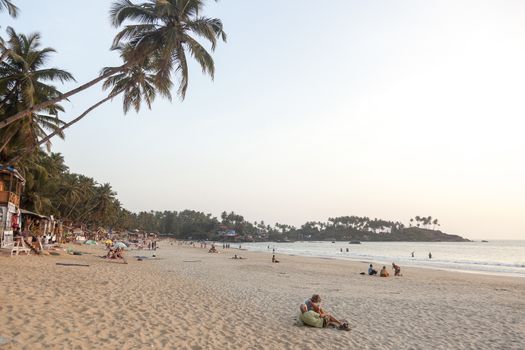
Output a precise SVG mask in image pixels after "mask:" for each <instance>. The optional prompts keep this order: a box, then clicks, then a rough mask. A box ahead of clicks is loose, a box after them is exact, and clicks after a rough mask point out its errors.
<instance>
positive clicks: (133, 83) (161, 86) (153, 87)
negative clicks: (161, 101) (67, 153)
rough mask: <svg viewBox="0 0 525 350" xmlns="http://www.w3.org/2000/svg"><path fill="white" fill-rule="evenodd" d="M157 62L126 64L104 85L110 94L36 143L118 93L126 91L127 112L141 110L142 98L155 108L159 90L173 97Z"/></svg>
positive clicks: (168, 96)
mask: <svg viewBox="0 0 525 350" xmlns="http://www.w3.org/2000/svg"><path fill="white" fill-rule="evenodd" d="M128 49H129V47H128V48H126V47H121V48H119V50H120V52H121V57H122V58H123V59H125V57H126V54H127V52H128V51H127V50H128ZM154 62H155V57H147V58H145V59H144V60H143V61H142V63H141V64H137V65H134V66H131V67H129V68H126V69H124V70H123V71H122V72H120V73H118V74H116V75H113V76H110V77H109V78H107V79H106V81H105V82H104V85H103V87H104V89H106V90H108V89H110V92H109V94H108V96H107V97H105V98H103V99H102V100H100V101H98V102H97V103H95V104H94V105H92V106H91V107H89V108H88V109H86V110H85V111H84V112H83V113H82V114H80V115H79V116H78V117H76V118H75V119H73V120H71V121H69V122H68V123H64V125H62V126H61V127H60V128H58V129H57V130H55V131H54V132H52V133H50V134H49V135H47V136H46V137H44V138H43V139H42V140H40V141H39V142H38V144H36V145H35V146H34V147H38V146H41V145H42V144H44V143H46V142H49V140H50V139H51V138H52V137H54V136H55V135H61V134H63V131H64V130H65V129H66V128H68V127H70V126H71V125H73V124H75V123H77V122H79V121H80V120H81V119H82V118H84V117H85V116H86V115H88V114H89V113H90V112H91V111H93V110H94V109H96V108H97V107H99V106H101V105H102V104H104V103H106V102H107V101H109V100H112V99H113V98H115V97H117V96H118V95H121V94H122V95H123V102H122V106H123V109H124V114H127V113H128V111H129V110H130V108H133V109H134V110H135V111H136V112H138V111H139V110H140V107H141V106H142V102H145V103H146V105H147V107H148V108H149V109H151V105H152V103H153V101H154V100H155V98H156V96H157V94H159V95H161V96H162V97H165V98H167V99H169V100H170V101H171V98H172V96H171V92H170V88H171V86H172V83H171V80H170V79H164V80H161V79H159V78H158V77H157V76H156V75H155V73H154V70H153V67H154ZM105 69H111V68H105ZM30 151H31V148H28V149H27V150H26V152H24V153H21V154H19V155H18V156H16V157H14V158H12V159H10V161H9V162H8V163H10V164H15V163H16V162H18V161H19V160H20V159H21V158H23V156H25V155H26V154H27V153H29V152H30Z"/></svg>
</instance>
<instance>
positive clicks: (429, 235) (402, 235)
mask: <svg viewBox="0 0 525 350" xmlns="http://www.w3.org/2000/svg"><path fill="white" fill-rule="evenodd" d="M369 240H370V241H408V242H470V240H468V239H466V238H463V237H461V236H458V235H452V234H448V233H444V232H441V231H439V230H429V229H425V228H419V227H407V228H403V229H400V230H397V231H394V232H392V233H390V234H388V235H381V236H378V235H369Z"/></svg>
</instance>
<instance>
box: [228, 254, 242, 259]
mask: <svg viewBox="0 0 525 350" xmlns="http://www.w3.org/2000/svg"><path fill="white" fill-rule="evenodd" d="M230 259H246V258H243V257H242V256H240V255H239V256H237V254H235V255H234V256H232V257H231V258H230Z"/></svg>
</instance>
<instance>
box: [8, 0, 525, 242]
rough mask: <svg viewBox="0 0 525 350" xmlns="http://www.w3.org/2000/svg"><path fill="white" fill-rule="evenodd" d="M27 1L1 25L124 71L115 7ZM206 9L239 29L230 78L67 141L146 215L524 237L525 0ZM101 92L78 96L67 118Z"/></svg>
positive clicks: (92, 67)
mask: <svg viewBox="0 0 525 350" xmlns="http://www.w3.org/2000/svg"><path fill="white" fill-rule="evenodd" d="M15 3H16V4H17V5H19V7H20V9H21V11H22V12H21V15H20V16H19V18H18V19H17V20H14V21H13V20H11V19H10V18H8V16H7V14H5V13H2V14H0V23H1V26H2V28H4V29H5V26H7V25H12V26H14V27H15V29H17V30H18V31H19V32H24V33H28V32H31V31H39V32H41V34H42V36H43V42H44V44H45V45H46V46H52V47H54V48H55V49H57V50H58V54H57V55H55V57H54V60H53V62H51V64H52V65H54V66H58V67H61V68H64V69H67V70H69V71H70V72H71V73H73V74H74V75H75V77H76V78H77V80H78V81H79V82H84V81H87V80H88V79H91V78H93V77H95V76H96V75H97V74H98V72H99V71H100V69H101V68H102V67H104V66H111V65H117V64H118V63H119V60H118V57H117V55H116V54H115V53H112V52H110V51H109V50H108V48H109V46H110V44H111V41H112V38H113V36H114V34H115V32H116V31H115V29H114V28H112V27H111V26H110V24H109V20H108V10H109V7H110V3H111V1H109V0H96V1H95V0H91V1H71V0H47V1H35V0H17V1H15ZM206 14H207V15H209V16H211V17H219V18H221V19H222V20H223V22H224V25H225V30H226V31H227V33H228V35H229V37H228V43H227V44H221V45H219V47H218V49H217V50H216V52H215V54H214V57H215V62H216V71H217V72H216V77H215V81H214V82H211V81H210V79H209V78H207V77H204V76H202V75H201V72H200V69H199V68H198V67H196V66H192V70H191V77H190V87H189V91H188V95H187V98H186V100H185V101H184V102H183V103H181V102H180V101H174V102H173V103H169V102H167V101H162V100H158V101H157V102H156V103H155V105H154V107H153V110H152V111H148V110H147V109H144V110H143V111H141V112H140V114H138V115H137V114H135V113H129V114H128V115H126V116H124V114H123V112H122V107H121V101H120V100H115V101H113V103H112V104H109V105H106V106H104V107H101V108H99V109H98V110H96V111H94V112H93V113H92V114H91V115H90V116H89V117H87V118H86V119H85V120H83V121H82V122H80V123H79V124H77V125H75V126H74V127H72V128H71V129H70V130H68V132H67V134H66V135H67V139H66V141H65V142H64V143H63V142H55V147H54V150H56V151H59V152H62V153H63V154H64V156H65V159H66V162H67V164H68V165H69V166H70V168H71V170H72V171H74V172H79V173H82V174H85V175H88V176H91V177H94V178H95V179H96V180H97V181H98V182H100V183H103V182H110V183H111V185H112V186H113V187H114V189H115V190H116V191H117V192H118V196H119V199H120V200H121V201H122V202H123V204H124V206H125V207H126V208H128V209H130V210H133V211H138V210H150V209H155V210H165V209H167V210H181V209H185V208H189V209H196V210H201V211H205V212H211V213H213V214H214V215H218V214H219V213H220V212H221V211H223V210H228V211H230V210H234V211H236V212H239V213H240V214H242V215H244V216H245V217H246V218H247V219H248V220H261V219H263V220H265V221H266V222H268V223H275V222H276V221H277V222H283V223H289V224H293V225H300V224H302V223H304V222H305V221H307V220H326V219H327V218H328V217H331V216H339V215H365V216H369V217H372V218H373V217H378V218H384V219H390V220H400V221H402V222H404V223H406V224H408V220H409V218H410V217H412V216H415V215H425V216H428V215H432V216H433V217H437V218H438V219H439V220H440V221H441V223H442V229H443V230H445V231H446V232H451V233H458V234H460V235H463V236H466V237H469V238H491V239H495V238H509V239H510V238H514V239H525V229H524V226H525V224H524V222H523V220H522V219H523V218H524V217H525V215H524V214H525V160H524V151H525V137H524V135H523V134H524V130H525V128H524V127H525V122H524V115H525V63H524V62H525V21H524V20H523V19H524V18H525V1H521V0H515V1H506V0H499V1H482V0H473V1H458V0H450V1H441V0H440V1H416V0H414V1H391V0H388V1H387V0H385V1H350V0H339V1H336V0H329V1H313V0H312V1H309V0H287V1H283V0H264V1H260V0H259V1H256V0H222V1H219V2H218V3H215V2H213V1H210V3H209V6H208V8H207V11H206ZM71 86H73V85H71ZM64 89H65V87H64ZM102 96H103V95H102V93H101V92H100V88H99V87H96V88H94V89H90V90H89V91H87V92H85V93H83V94H81V95H77V96H76V97H74V98H72V99H71V101H70V103H66V104H65V107H66V108H67V114H66V115H65V116H63V119H67V120H69V119H71V118H73V117H74V116H76V115H77V114H79V113H81V112H82V111H83V110H84V109H85V108H86V107H88V106H89V105H91V104H93V103H95V102H96V101H98V99H100V98H101V97H102Z"/></svg>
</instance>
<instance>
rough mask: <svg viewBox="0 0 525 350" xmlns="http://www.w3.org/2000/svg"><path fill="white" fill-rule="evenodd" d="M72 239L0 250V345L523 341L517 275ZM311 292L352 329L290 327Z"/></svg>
mask: <svg viewBox="0 0 525 350" xmlns="http://www.w3.org/2000/svg"><path fill="white" fill-rule="evenodd" d="M72 247H73V249H75V250H80V251H84V252H86V253H85V254H83V255H80V256H74V255H65V254H61V255H60V256H45V257H42V256H29V257H25V256H19V257H13V258H12V257H0V264H1V265H2V266H3V267H4V272H3V273H2V274H0V283H2V286H5V287H4V289H5V290H4V293H3V294H2V295H0V311H1V312H0V324H2V325H4V327H3V330H2V332H0V336H2V337H4V338H5V339H7V340H8V343H7V344H5V345H2V348H3V349H4V348H5V349H32V348H35V346H36V347H37V348H38V347H39V346H40V347H41V348H57V347H63V348H79V349H90V348H110V347H119V348H124V349H132V348H133V349H134V348H155V349H171V348H180V349H220V348H230V349H246V348H253V349H277V348H279V349H318V348H319V344H323V346H326V347H327V348H331V349H348V348H359V349H399V348H418V349H426V348H428V349H434V348H435V349H450V348H462V347H472V348H476V349H493V348H506V349H519V348H520V346H521V344H523V342H525V317H523V316H525V315H524V313H525V311H524V310H525V301H524V300H523V298H522V295H523V294H524V293H525V280H523V279H521V278H514V277H505V276H485V275H471V274H458V273H456V272H443V271H437V270H430V269H419V268H411V267H406V268H402V273H403V275H404V276H403V277H390V278H380V277H371V276H361V275H359V272H361V271H365V267H367V262H354V261H342V260H336V259H321V258H310V257H301V256H285V255H282V254H278V258H279V260H280V261H281V262H280V263H278V264H272V263H271V256H272V254H271V253H266V254H265V253H264V252H252V251H244V250H239V249H234V248H230V249H226V250H223V249H221V248H220V247H218V249H219V251H220V252H221V253H219V254H212V253H208V252H207V251H208V249H203V248H197V247H196V248H193V247H190V246H184V245H182V246H178V245H177V243H174V244H173V245H171V244H169V243H168V242H162V243H161V244H160V249H159V250H157V251H148V250H140V251H139V250H132V251H127V252H126V258H127V261H128V264H122V263H119V262H115V261H108V260H105V259H101V258H99V257H98V256H100V255H102V254H103V252H104V250H103V248H102V247H100V246H97V247H86V246H78V245H73V246H72ZM261 253H262V254H261ZM153 254H156V256H157V258H154V259H153V258H152V255H153ZM234 254H237V255H241V256H243V257H245V258H247V259H242V260H234V259H230V258H231V257H232V256H233V255H234ZM134 256H146V257H147V259H144V260H143V261H137V259H136V258H134ZM58 264H61V265H58ZM67 264H69V265H67ZM84 265H89V266H84ZM389 271H391V269H389ZM314 293H319V294H321V295H322V298H323V300H324V302H323V304H324V305H325V308H326V309H327V310H328V311H330V312H333V313H334V314H335V315H336V316H337V317H341V318H346V319H348V320H349V321H350V326H351V328H352V330H351V331H350V332H341V331H337V330H334V329H314V328H309V327H305V326H300V325H298V323H297V317H298V305H299V303H301V302H302V301H304V300H305V299H306V298H308V297H309V296H311V295H312V294H314ZM22 329H23V331H21V330H22ZM51 335H52V336H51ZM35 344H36V345H35Z"/></svg>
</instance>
